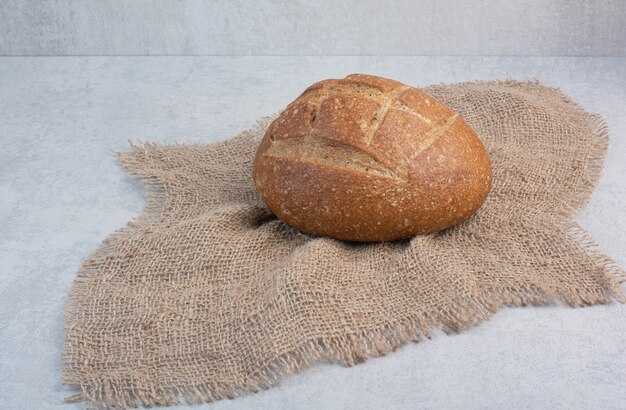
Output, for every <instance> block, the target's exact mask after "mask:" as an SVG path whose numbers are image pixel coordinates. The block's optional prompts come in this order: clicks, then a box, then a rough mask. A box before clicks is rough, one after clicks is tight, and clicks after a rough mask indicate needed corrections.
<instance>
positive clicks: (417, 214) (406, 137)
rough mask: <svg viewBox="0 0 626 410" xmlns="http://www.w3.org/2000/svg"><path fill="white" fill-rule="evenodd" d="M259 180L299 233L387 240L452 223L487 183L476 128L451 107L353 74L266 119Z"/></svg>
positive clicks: (478, 201)
mask: <svg viewBox="0 0 626 410" xmlns="http://www.w3.org/2000/svg"><path fill="white" fill-rule="evenodd" d="M253 179H254V183H255V186H256V189H257V191H258V192H259V193H260V194H261V198H262V199H263V201H264V202H265V203H266V204H267V206H268V207H269V208H270V209H271V210H272V212H273V213H274V214H275V215H276V216H278V217H279V218H280V219H282V220H283V221H285V222H286V223H288V224H289V225H291V226H294V227H295V228H298V229H300V230H302V231H305V232H309V233H314V234H317V235H321V236H330V237H334V238H337V239H343V240H351V241H384V240H394V239H400V238H404V237H407V236H413V235H416V234H421V233H427V232H434V231H438V230H441V229H445V228H448V227H450V226H453V225H455V224H458V223H459V222H461V221H463V220H465V219H466V218H468V217H469V216H470V215H472V214H473V213H474V212H475V211H476V210H477V209H478V208H479V207H480V206H481V205H482V203H483V202H484V200H485V198H486V197H487V195H488V193H489V191H490V189H491V180H492V172H491V163H490V161H489V157H488V155H487V152H486V151H485V148H484V146H483V144H482V143H481V141H480V139H479V138H478V137H477V136H476V134H475V133H474V131H473V130H472V129H471V128H470V127H469V126H468V125H467V124H466V123H465V121H463V119H462V118H461V117H459V116H458V114H456V113H455V112H454V111H452V110H451V109H450V108H448V107H447V106H446V105H444V104H442V103H441V102H439V101H437V100H436V99H435V98H433V97H431V96H430V95H428V94H426V93H425V92H423V91H422V90H420V89H417V88H414V87H410V86H407V85H404V84H402V83H399V82H397V81H393V80H389V79H385V78H381V77H375V76H369V75H363V74H353V75H349V76H348V77H346V78H344V79H341V80H325V81H321V82H318V83H316V84H313V85H312V86H310V87H309V88H307V89H306V90H305V91H304V92H303V93H302V94H301V95H300V96H299V97H298V98H297V99H296V100H295V101H293V102H292V103H291V104H289V105H288V106H287V108H285V110H284V111H283V112H282V113H281V114H280V116H279V117H278V118H277V119H276V120H275V121H274V122H273V123H272V124H271V125H270V126H269V128H268V129H267V132H266V134H265V136H264V137H263V140H262V141H261V143H260V144H259V147H258V149H257V153H256V156H255V159H254V164H253Z"/></svg>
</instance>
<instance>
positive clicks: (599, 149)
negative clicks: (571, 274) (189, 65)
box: [62, 79, 626, 408]
mask: <svg viewBox="0 0 626 410" xmlns="http://www.w3.org/2000/svg"><path fill="white" fill-rule="evenodd" d="M480 83H490V84H501V85H516V84H518V85H519V84H523V85H526V86H531V87H532V86H539V87H543V88H546V89H550V90H552V91H553V92H555V93H558V95H559V96H560V97H561V98H562V100H563V102H564V103H565V104H567V105H570V106H571V107H572V108H574V109H575V110H577V111H579V112H580V114H581V115H584V116H586V117H587V118H588V121H589V124H590V126H591V129H592V138H591V139H590V140H591V141H590V143H591V147H590V151H589V152H590V157H589V158H588V161H587V163H586V164H587V166H586V169H585V173H584V175H583V177H584V179H585V183H584V184H581V185H580V186H582V187H583V188H582V189H581V190H580V191H579V192H577V193H575V194H574V196H573V197H572V200H573V201H572V203H571V206H569V208H566V209H564V210H563V212H561V213H560V214H559V215H558V216H557V217H556V218H555V219H554V221H553V222H554V224H555V226H557V227H560V228H561V229H562V230H563V231H565V232H567V233H569V234H570V235H571V236H572V237H573V238H574V239H575V240H576V241H577V243H578V245H579V246H580V249H581V250H583V251H584V252H585V253H586V254H588V255H589V256H590V257H591V258H592V259H593V261H594V262H595V264H596V265H597V266H598V267H600V268H601V269H602V271H603V272H604V273H605V275H606V287H605V289H604V291H603V292H598V293H595V294H591V295H590V294H586V295H584V296H582V295H581V294H579V293H577V290H576V289H567V291H565V292H564V291H563V289H560V291H559V292H553V291H548V290H546V289H541V290H538V289H518V291H517V292H515V294H513V293H510V294H500V295H495V294H490V295H481V297H479V298H478V297H477V298H476V300H473V301H469V300H457V301H456V305H455V309H453V310H451V311H448V312H446V313H445V314H441V315H440V316H439V317H437V318H434V317H430V318H428V319H424V318H422V317H419V316H417V315H416V317H415V321H413V322H410V323H405V324H402V325H400V326H395V327H385V328H383V329H379V330H378V331H375V332H367V334H365V333H363V334H359V335H347V336H344V337H336V338H315V339H312V340H309V341H307V342H306V343H304V344H302V345H300V346H298V347H297V348H296V349H294V350H293V351H289V352H286V353H283V354H281V355H279V356H278V357H276V359H274V360H272V361H270V362H269V363H267V365H266V367H265V369H264V370H262V371H260V372H259V373H258V374H257V375H256V378H255V379H254V380H252V381H251V382H250V383H247V384H243V385H225V384H219V383H204V384H200V385H196V386H188V387H184V388H171V389H164V388H159V387H155V388H154V389H153V390H151V391H147V390H145V389H139V388H134V387H133V386H131V387H127V386H126V383H125V382H123V381H119V383H115V382H112V381H108V380H107V381H106V382H104V381H101V382H103V383H100V384H99V385H97V387H96V388H94V386H96V385H95V384H91V385H88V384H86V383H85V381H84V380H81V379H80V378H79V377H78V375H77V374H76V373H75V371H74V370H75V363H76V362H77V361H78V360H79V359H80V358H78V357H75V356H73V355H71V354H68V352H71V351H72V349H70V348H69V346H68V345H67V338H66V343H65V346H64V356H63V362H64V366H63V378H62V382H63V384H66V385H71V386H73V387H74V388H75V389H77V390H79V393H77V394H74V395H72V396H69V397H67V398H66V399H65V401H67V402H80V401H85V406H93V408H106V407H121V408H125V407H137V406H140V405H143V406H155V405H174V404H181V403H183V402H188V403H192V404H193V403H208V402H212V401H215V400H220V399H224V398H229V399H232V398H235V397H237V396H241V395H244V394H247V393H249V392H258V391H259V390H261V389H268V388H270V387H272V386H274V385H276V384H277V383H278V381H279V380H280V379H281V378H282V377H284V376H287V375H289V374H291V373H295V372H298V371H300V370H302V369H304V368H306V367H308V366H310V365H312V364H314V363H316V362H318V361H320V360H322V359H327V360H330V361H332V362H337V363H341V364H343V365H344V366H353V365H356V364H358V363H361V362H363V361H365V360H367V359H368V358H372V357H379V356H384V355H386V354H387V353H389V352H392V351H394V350H396V349H398V348H399V347H401V346H402V345H404V344H406V343H408V342H416V343H417V342H420V341H422V340H423V339H424V338H428V339H430V338H431V334H430V330H431V329H433V328H437V329H440V330H442V331H443V332H445V333H446V334H451V333H458V332H461V331H463V330H464V329H467V328H468V327H471V326H474V325H477V324H479V323H481V322H483V321H485V320H487V319H488V318H490V317H491V316H492V315H493V314H494V313H495V312H496V311H497V310H498V309H499V308H501V307H502V306H504V305H508V306H526V305H529V304H533V305H545V304H549V303H553V302H560V303H565V304H567V305H570V306H572V307H581V306H587V305H594V304H606V303H610V302H612V301H618V302H621V303H624V302H626V296H625V295H624V293H623V291H622V290H621V289H620V285H621V284H623V283H624V282H626V273H625V272H624V271H623V270H622V269H621V268H620V267H619V266H618V265H617V264H616V263H615V262H614V261H613V260H612V259H611V258H610V257H608V256H606V255H605V254H603V253H602V252H601V250H600V248H599V246H598V244H597V243H596V242H595V240H594V239H593V238H592V237H591V236H590V235H589V234H588V233H587V232H586V231H585V230H584V229H583V228H582V227H581V226H580V225H579V224H578V223H577V222H576V221H574V220H573V215H574V213H575V212H576V211H578V210H579V209H581V208H582V207H583V206H584V205H585V204H586V203H587V202H588V201H589V199H590V197H591V193H592V192H593V189H594V188H595V186H596V184H597V182H598V180H599V178H600V176H601V172H602V168H603V165H604V159H605V156H606V153H607V150H608V144H609V135H608V127H607V125H606V123H605V122H604V120H603V119H602V117H601V116H600V115H599V114H595V113H588V112H586V111H584V109H583V108H582V107H581V106H580V105H579V104H578V103H576V102H575V101H574V100H572V99H571V98H569V97H568V96H566V95H565V94H564V93H563V92H562V91H561V90H560V89H558V88H551V87H545V86H542V85H540V84H539V82H538V81H537V80H534V79H533V80H530V81H528V82H518V81H513V80H505V81H478V82H473V84H480ZM437 86H439V85H436V86H434V87H437ZM273 118H274V116H272V117H264V118H262V119H260V120H258V121H257V123H256V124H255V126H254V127H253V128H252V129H250V130H247V131H244V132H243V133H241V134H239V135H238V136H237V137H235V138H242V137H245V136H247V135H249V134H251V133H258V132H259V131H262V130H264V129H266V127H267V126H268V125H269V123H270V122H271V121H272V120H273ZM222 143H224V141H222V142H216V143H214V144H222ZM211 145H213V144H211ZM167 146H168V145H166V144H158V143H149V142H139V143H137V144H134V143H132V142H131V143H130V147H131V150H130V152H124V153H118V154H117V157H118V160H119V162H120V163H121V164H122V166H123V167H124V168H125V169H127V170H128V171H129V172H130V173H132V174H134V175H136V176H138V177H140V178H141V179H142V181H143V183H144V184H145V185H146V187H147V188H148V194H147V204H146V206H145V208H144V210H143V213H142V215H140V216H139V217H138V218H136V219H134V220H133V221H131V222H129V223H128V224H127V226H126V227H124V228H121V229H119V230H117V231H115V232H114V233H113V234H112V235H111V236H110V237H108V238H107V239H106V240H104V241H103V243H102V245H101V246H100V247H99V248H98V249H97V250H96V251H95V252H94V253H93V255H92V256H91V257H90V258H89V259H87V260H86V261H85V262H84V263H83V266H82V268H81V270H80V271H79V273H78V274H77V277H76V279H75V281H74V284H73V286H72V289H71V291H70V294H69V296H68V300H67V303H66V306H65V311H64V316H65V320H66V326H65V332H66V333H68V334H69V333H71V332H72V331H73V327H74V323H73V321H72V318H73V317H74V314H73V313H74V307H75V305H74V302H75V300H76V299H77V297H78V295H80V294H81V293H82V292H83V291H84V284H85V282H86V281H87V280H88V278H89V277H90V276H91V275H92V274H93V273H94V272H95V271H96V270H97V268H98V264H97V263H95V262H94V259H95V258H97V257H106V256H107V255H108V254H109V252H110V250H111V249H112V248H113V244H114V243H115V242H116V241H117V240H119V239H120V238H124V237H126V236H128V235H130V234H132V233H133V232H135V231H136V230H138V229H145V228H147V227H149V226H150V225H151V223H152V222H153V221H154V220H155V219H157V218H158V217H159V216H160V214H161V212H162V210H163V207H164V205H165V200H166V198H167V195H168V193H167V191H166V189H165V186H164V182H163V180H161V179H160V178H159V177H158V176H156V175H151V174H150V173H149V172H146V171H145V170H143V169H142V168H141V166H140V164H139V163H137V161H136V159H135V158H136V156H135V155H133V153H136V152H138V151H141V150H143V149H145V148H152V149H159V148H160V147H167Z"/></svg>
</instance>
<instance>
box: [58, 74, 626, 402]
mask: <svg viewBox="0 0 626 410" xmlns="http://www.w3.org/2000/svg"><path fill="white" fill-rule="evenodd" d="M426 91H427V92H428V93H430V94H432V95H433V96H435V97H436V98H438V99H439V100H440V101H442V102H443V103H445V104H447V105H449V106H450V107H452V108H453V109H454V110H456V111H457V112H458V113H459V114H460V115H461V116H462V117H463V118H464V119H465V120H466V121H467V123H468V124H469V125H470V126H471V127H472V128H473V129H474V130H475V131H476V132H477V134H478V135H479V136H480V137H481V139H482V141H483V142H484V144H485V146H486V148H487V150H488V152H489V154H490V157H491V160H492V163H493V170H494V185H493V190H492V192H491V194H490V195H489V197H488V199H487V201H486V202H485V204H484V205H483V207H482V208H481V209H480V210H479V211H478V212H477V213H476V214H475V215H474V216H473V217H471V218H470V219H469V220H467V221H466V222H464V223H463V224H461V225H458V226H456V227H453V228H451V229H448V230H446V231H443V232H440V233H435V234H430V235H422V236H416V237H414V238H409V239H405V240H401V241H395V242H384V243H351V242H343V241H339V240H334V239H330V238H320V237H315V236H312V235H308V234H304V233H301V232H299V231H297V230H295V229H293V228H291V227H290V226H288V225H286V224H285V223H283V222H282V221H280V220H278V219H277V218H276V217H275V216H273V215H272V213H271V212H270V211H269V210H268V209H267V208H266V207H265V205H264V204H263V202H262V201H261V200H260V197H259V195H258V194H257V193H256V191H255V189H254V185H253V182H252V179H251V164H252V159H253V155H254V153H255V150H256V147H257V144H258V143H259V141H260V139H261V137H262V136H263V133H264V130H265V129H266V127H267V125H268V124H269V122H270V121H271V118H264V119H262V120H260V121H259V123H258V124H257V125H256V126H255V127H254V128H253V129H251V130H249V131H246V132H244V133H242V134H240V135H239V136H237V137H235V138H232V139H230V140H227V141H224V142H219V143H214V144H211V145H173V146H172V145H170V146H166V145H161V144H155V143H145V144H142V145H139V146H136V145H133V146H132V148H131V150H130V151H129V152H125V153H121V154H119V160H120V162H121V163H122V165H123V166H124V167H125V168H127V169H128V170H129V171H130V172H132V173H133V174H136V175H138V176H140V177H141V178H142V179H143V181H144V182H145V183H146V185H147V186H148V187H149V194H148V204H147V206H146V208H145V211H144V213H143V215H141V216H140V217H139V218H138V219H136V220H135V221H133V222H131V223H129V226H128V227H126V228H123V229H121V230H119V231H118V232H116V233H115V234H113V235H112V236H111V237H109V238H108V239H107V240H106V241H105V242H104V244H103V245H102V246H101V247H100V248H99V249H98V250H97V251H96V252H95V253H94V254H93V255H92V257H91V258H90V259H89V260H87V261H86V262H85V263H84V266H83V268H82V269H81V271H80V272H79V274H78V277H77V278H76V281H75V283H74V285H73V288H72V291H71V294H70V296H69V299H68V302H67V306H66V335H65V352H64V360H65V365H64V383H66V384H71V385H74V386H76V387H77V389H78V390H79V392H78V393H77V394H76V395H74V396H72V397H70V398H68V400H70V401H83V400H84V401H86V402H87V403H91V404H92V405H94V406H96V407H106V406H115V407H122V408H124V407H134V406H137V405H146V406H152V405H170V404H176V403H179V402H183V401H188V402H192V403H196V402H210V401H213V400H217V399H221V398H226V397H228V398H232V397H235V396H238V395H240V394H243V393H246V392H257V391H259V389H264V388H268V387H270V386H272V385H274V384H275V383H277V381H278V380H279V378H280V377H282V376H284V375H286V374H289V373H292V372H295V371H298V370H300V369H302V368H304V367H306V366H309V365H310V364H312V363H314V362H316V361H318V360H320V359H328V360H331V361H334V362H339V363H342V364H344V365H348V366H350V365H354V364H357V363H359V362H361V361H363V360H366V359H367V358H369V357H372V356H380V355H384V354H386V353H388V352H390V351H393V350H395V349H397V348H398V347H399V346H401V345H403V344H405V343H408V342H410V341H413V342H418V341H420V340H422V339H423V338H430V334H429V331H430V330H431V329H433V328H439V329H442V330H443V331H445V332H447V333H452V332H459V331H462V330H463V329H465V328H467V327H468V326H471V325H475V324H477V323H479V322H481V321H484V320H486V319H487V318H489V317H490V316H491V315H492V314H494V312H496V311H497V310H498V309H499V308H500V307H502V306H503V305H513V306H522V305H528V304H546V303H554V302H562V303H566V304H569V305H571V306H585V305H592V304H598V303H609V302H611V301H612V300H619V301H621V302H624V300H625V297H624V294H623V293H622V291H621V290H620V284H621V283H623V282H624V281H626V274H625V273H624V271H623V270H621V269H620V268H619V267H618V266H617V265H616V264H615V263H614V262H613V261H612V260H611V259H610V258H609V257H607V256H605V255H604V254H602V253H601V252H600V250H599V249H598V247H597V246H596V245H595V243H594V241H593V240H592V238H590V236H589V235H588V234H587V233H586V232H585V231H584V230H583V229H582V228H581V227H580V226H579V225H578V224H577V223H576V222H575V220H574V219H573V216H574V213H575V212H576V211H577V210H578V209H580V208H581V207H582V206H583V205H584V204H585V202H586V201H587V200H588V198H589V196H590V194H591V192H592V190H593V187H594V186H595V184H596V182H597V180H598V178H599V175H600V172H601V169H602V164H603V158H604V156H605V154H606V150H607V145H608V133H607V128H606V126H605V124H604V122H603V121H602V119H601V118H600V116H598V115H596V114H590V113H587V112H584V111H583V110H582V109H581V108H580V107H579V106H578V105H577V104H576V103H575V102H573V101H572V100H571V99H570V98H568V97H567V96H565V95H564V94H563V93H562V92H561V91H559V90H557V89H553V88H548V87H544V86H542V85H540V84H538V83H537V82H534V81H531V82H515V81H500V82H473V83H461V84H454V85H436V86H431V87H428V88H426Z"/></svg>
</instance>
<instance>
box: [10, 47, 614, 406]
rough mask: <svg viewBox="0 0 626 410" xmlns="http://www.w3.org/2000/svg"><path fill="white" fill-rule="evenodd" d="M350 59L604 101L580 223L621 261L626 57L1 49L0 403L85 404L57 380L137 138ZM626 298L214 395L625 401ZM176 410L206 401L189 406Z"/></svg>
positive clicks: (376, 400)
mask: <svg viewBox="0 0 626 410" xmlns="http://www.w3.org/2000/svg"><path fill="white" fill-rule="evenodd" d="M353 72H366V73H372V74H378V75H384V76H388V77H392V78H395V79H398V80H400V81H403V82H406V83H408V84H413V85H417V86H420V85H427V84H430V83H440V82H457V81H465V80H478V79H480V80H487V79H506V78H514V79H520V80H524V79H527V78H530V77H534V78H537V79H539V80H540V81H542V82H543V83H545V84H547V85H551V86H557V87H561V88H562V89H563V90H564V91H565V92H566V93H567V94H569V95H570V96H572V97H573V98H575V99H576V100H578V101H579V102H580V103H581V104H582V105H583V106H584V107H585V108H586V109H588V110H590V111H595V112H599V113H601V114H602V115H603V116H604V117H605V119H606V121H607V123H608V125H609V127H610V135H611V142H610V147H609V153H608V156H607V159H606V166H605V169H604V174H603V176H602V178H601V180H600V182H599V185H598V187H597V189H596V191H595V192H594V194H593V198H592V199H591V201H590V203H589V204H588V206H587V207H586V208H585V209H584V210H582V211H581V212H580V213H579V215H578V216H577V219H578V220H579V221H580V222H581V223H582V225H583V226H584V227H586V228H587V229H588V230H589V232H590V233H591V235H592V236H593V237H594V238H595V239H596V240H597V241H598V243H599V244H600V246H601V248H602V249H603V250H604V251H605V252H606V253H607V254H609V255H611V256H612V257H613V258H615V260H616V261H617V262H618V263H619V264H620V265H621V266H622V267H626V248H625V247H624V243H625V242H626V178H624V176H625V175H626V161H624V156H626V115H625V113H626V58H547V57H542V58H538V57H536V58H522V57H519V58H513V57H502V58H496V57H436V58H435V57H232V58H227V57H152V58H145V57H93V58H85V57H82V58H74V57H64V58H48V57H41V58H35V57H32V58H9V57H4V58H0V408H3V409H54V408H58V409H74V408H75V409H78V408H80V407H81V406H80V405H79V404H64V403H63V400H62V399H63V397H64V396H66V395H68V394H69V393H70V391H69V390H68V388H67V387H65V386H62V385H61V383H60V378H61V350H62V342H63V313H62V309H63V305H64V302H65V298H66V296H67V293H68V291H69V289H70V286H71V284H72V281H73V279H74V277H75V275H76V272H77V271H78V269H79V267H80V265H81V261H82V260H83V259H85V258H87V257H88V256H89V255H90V253H91V252H93V251H94V250H95V249H96V247H97V246H98V245H99V243H100V242H101V241H102V240H103V239H104V238H105V237H106V236H108V235H109V234H110V233H111V232H113V231H114V230H115V229H116V228H119V227H121V226H123V225H124V224H125V223H126V222H127V221H128V220H130V219H131V218H133V217H136V216H137V215H138V214H139V213H140V212H141V210H142V207H143V205H144V203H145V194H146V192H145V189H144V188H143V187H142V185H141V183H140V182H139V181H138V180H137V179H136V178H134V177H132V176H130V175H128V174H127V173H126V172H124V171H123V170H122V168H121V167H120V166H119V165H118V164H117V163H116V161H115V158H114V156H113V151H119V150H124V149H126V148H127V146H128V145H127V140H128V139H129V138H131V139H137V138H140V139H143V140H147V141H170V142H173V141H180V142H203V143H205V142H211V141H217V140H221V139H225V138H228V137H231V136H233V135H235V134H236V133H238V132H240V131H242V130H244V129H246V128H248V127H250V126H251V125H252V124H253V123H254V121H255V119H256V118H258V117H260V116H262V115H267V114H271V113H274V112H276V111H278V110H279V109H281V108H282V107H284V106H285V105H286V104H287V103H288V102H290V101H291V100H292V99H293V98H295V97H296V96H297V95H298V94H299V93H300V92H301V91H302V90H303V89H304V88H305V87H306V86H307V85H308V84H310V83H312V82H314V81H317V80H320V79H323V78H327V77H339V76H344V75H346V74H349V73H353ZM625 314H626V305H620V304H611V305H605V306H594V307H589V308H583V309H572V308H569V307H564V306H560V305H557V304H555V305H551V306H546V307H526V308H505V309H503V310H501V311H500V312H499V313H497V314H496V315H495V316H494V317H493V318H492V319H491V320H489V321H488V322H486V323H484V324H482V325H480V326H477V327H474V328H472V329H470V330H468V331H467V332H465V333H463V334H459V335H453V336H445V335H443V334H442V333H441V332H436V334H435V335H434V337H433V340H431V341H427V342H424V343H420V344H411V345H407V346H405V347H403V348H401V349H400V350H399V351H397V352H395V353H392V354H390V355H388V356H386V357H383V358H378V359H373V360H370V361H368V362H366V363H364V364H361V365H359V366H356V367H353V368H343V367H340V366H337V365H331V364H327V363H320V364H318V365H315V366H313V367H311V368H309V369H306V370H305V371H303V372H301V373H299V374H296V375H292V376H290V377H288V378H286V379H284V380H283V381H282V382H281V383H280V385H279V386H277V387H275V388H273V389H270V390H268V391H264V392H262V393H260V394H251V395H247V396H245V397H243V398H238V399H236V400H230V401H229V400H226V401H220V402H216V403H213V404H211V405H210V406H209V408H213V409H243V408H258V409H292V408H311V409H314V408H329V409H334V408H339V409H343V408H345V409H364V408H371V409H379V408H389V409H395V408H427V409H429V408H443V409H446V408H450V409H452V408H510V409H517V408H522V409H525V408H532V409H542V408H558V409H620V408H621V409H624V408H626V389H625V388H624V387H625V386H626V338H625V335H626V320H625V318H626V315H625ZM181 408H198V407H194V406H188V407H181Z"/></svg>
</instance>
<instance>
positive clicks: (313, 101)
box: [266, 74, 469, 181]
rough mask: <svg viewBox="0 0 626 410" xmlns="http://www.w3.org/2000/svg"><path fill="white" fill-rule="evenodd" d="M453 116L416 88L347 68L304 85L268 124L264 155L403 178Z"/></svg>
mask: <svg viewBox="0 0 626 410" xmlns="http://www.w3.org/2000/svg"><path fill="white" fill-rule="evenodd" d="M457 120H459V118H458V116H457V114H456V113H454V112H453V111H452V110H450V109H449V108H448V107H447V106H445V105H444V104H442V103H440V102H439V101H437V100H436V99H434V98H433V97H431V96H429V95H428V94H426V93H424V92H423V91H421V90H419V89H417V88H414V87H410V86H407V85H404V84H402V83H399V82H397V81H393V80H389V79H385V78H380V77H374V76H369V75H363V74H353V75H350V76H348V77H346V78H344V79H341V80H334V79H333V80H325V81H320V82H318V83H315V84H313V85H312V86H310V87H309V88H307V89H306V90H305V91H304V92H303V93H302V94H301V95H300V96H299V97H298V98H297V99H296V100H295V101H294V102H293V103H291V104H290V105H289V106H288V107H287V108H286V109H285V110H284V111H283V113H282V114H281V116H280V117H279V118H278V119H277V120H276V121H274V122H273V123H272V125H271V127H270V128H269V129H268V131H267V132H268V134H269V136H270V140H271V144H270V146H269V147H268V150H267V152H266V155H269V156H276V157H290V158H297V159H300V160H306V159H307V158H310V159H315V162H327V163H329V164H334V165H336V166H343V167H346V168H353V169H359V170H361V171H364V172H368V173H373V174H377V175H380V176H387V177H390V178H397V179H399V180H405V181H407V180H408V179H409V177H410V173H411V172H410V168H411V166H412V165H414V164H415V162H416V161H414V160H415V158H417V157H418V156H419V155H420V154H421V153H422V152H424V151H425V150H427V149H428V148H429V147H430V146H431V145H432V144H433V143H434V142H436V141H437V140H438V139H439V138H440V137H441V136H442V135H444V134H445V133H446V132H447V131H448V130H449V129H450V128H452V126H453V125H454V124H455V122H456V121H457ZM468 129H469V127H468Z"/></svg>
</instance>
